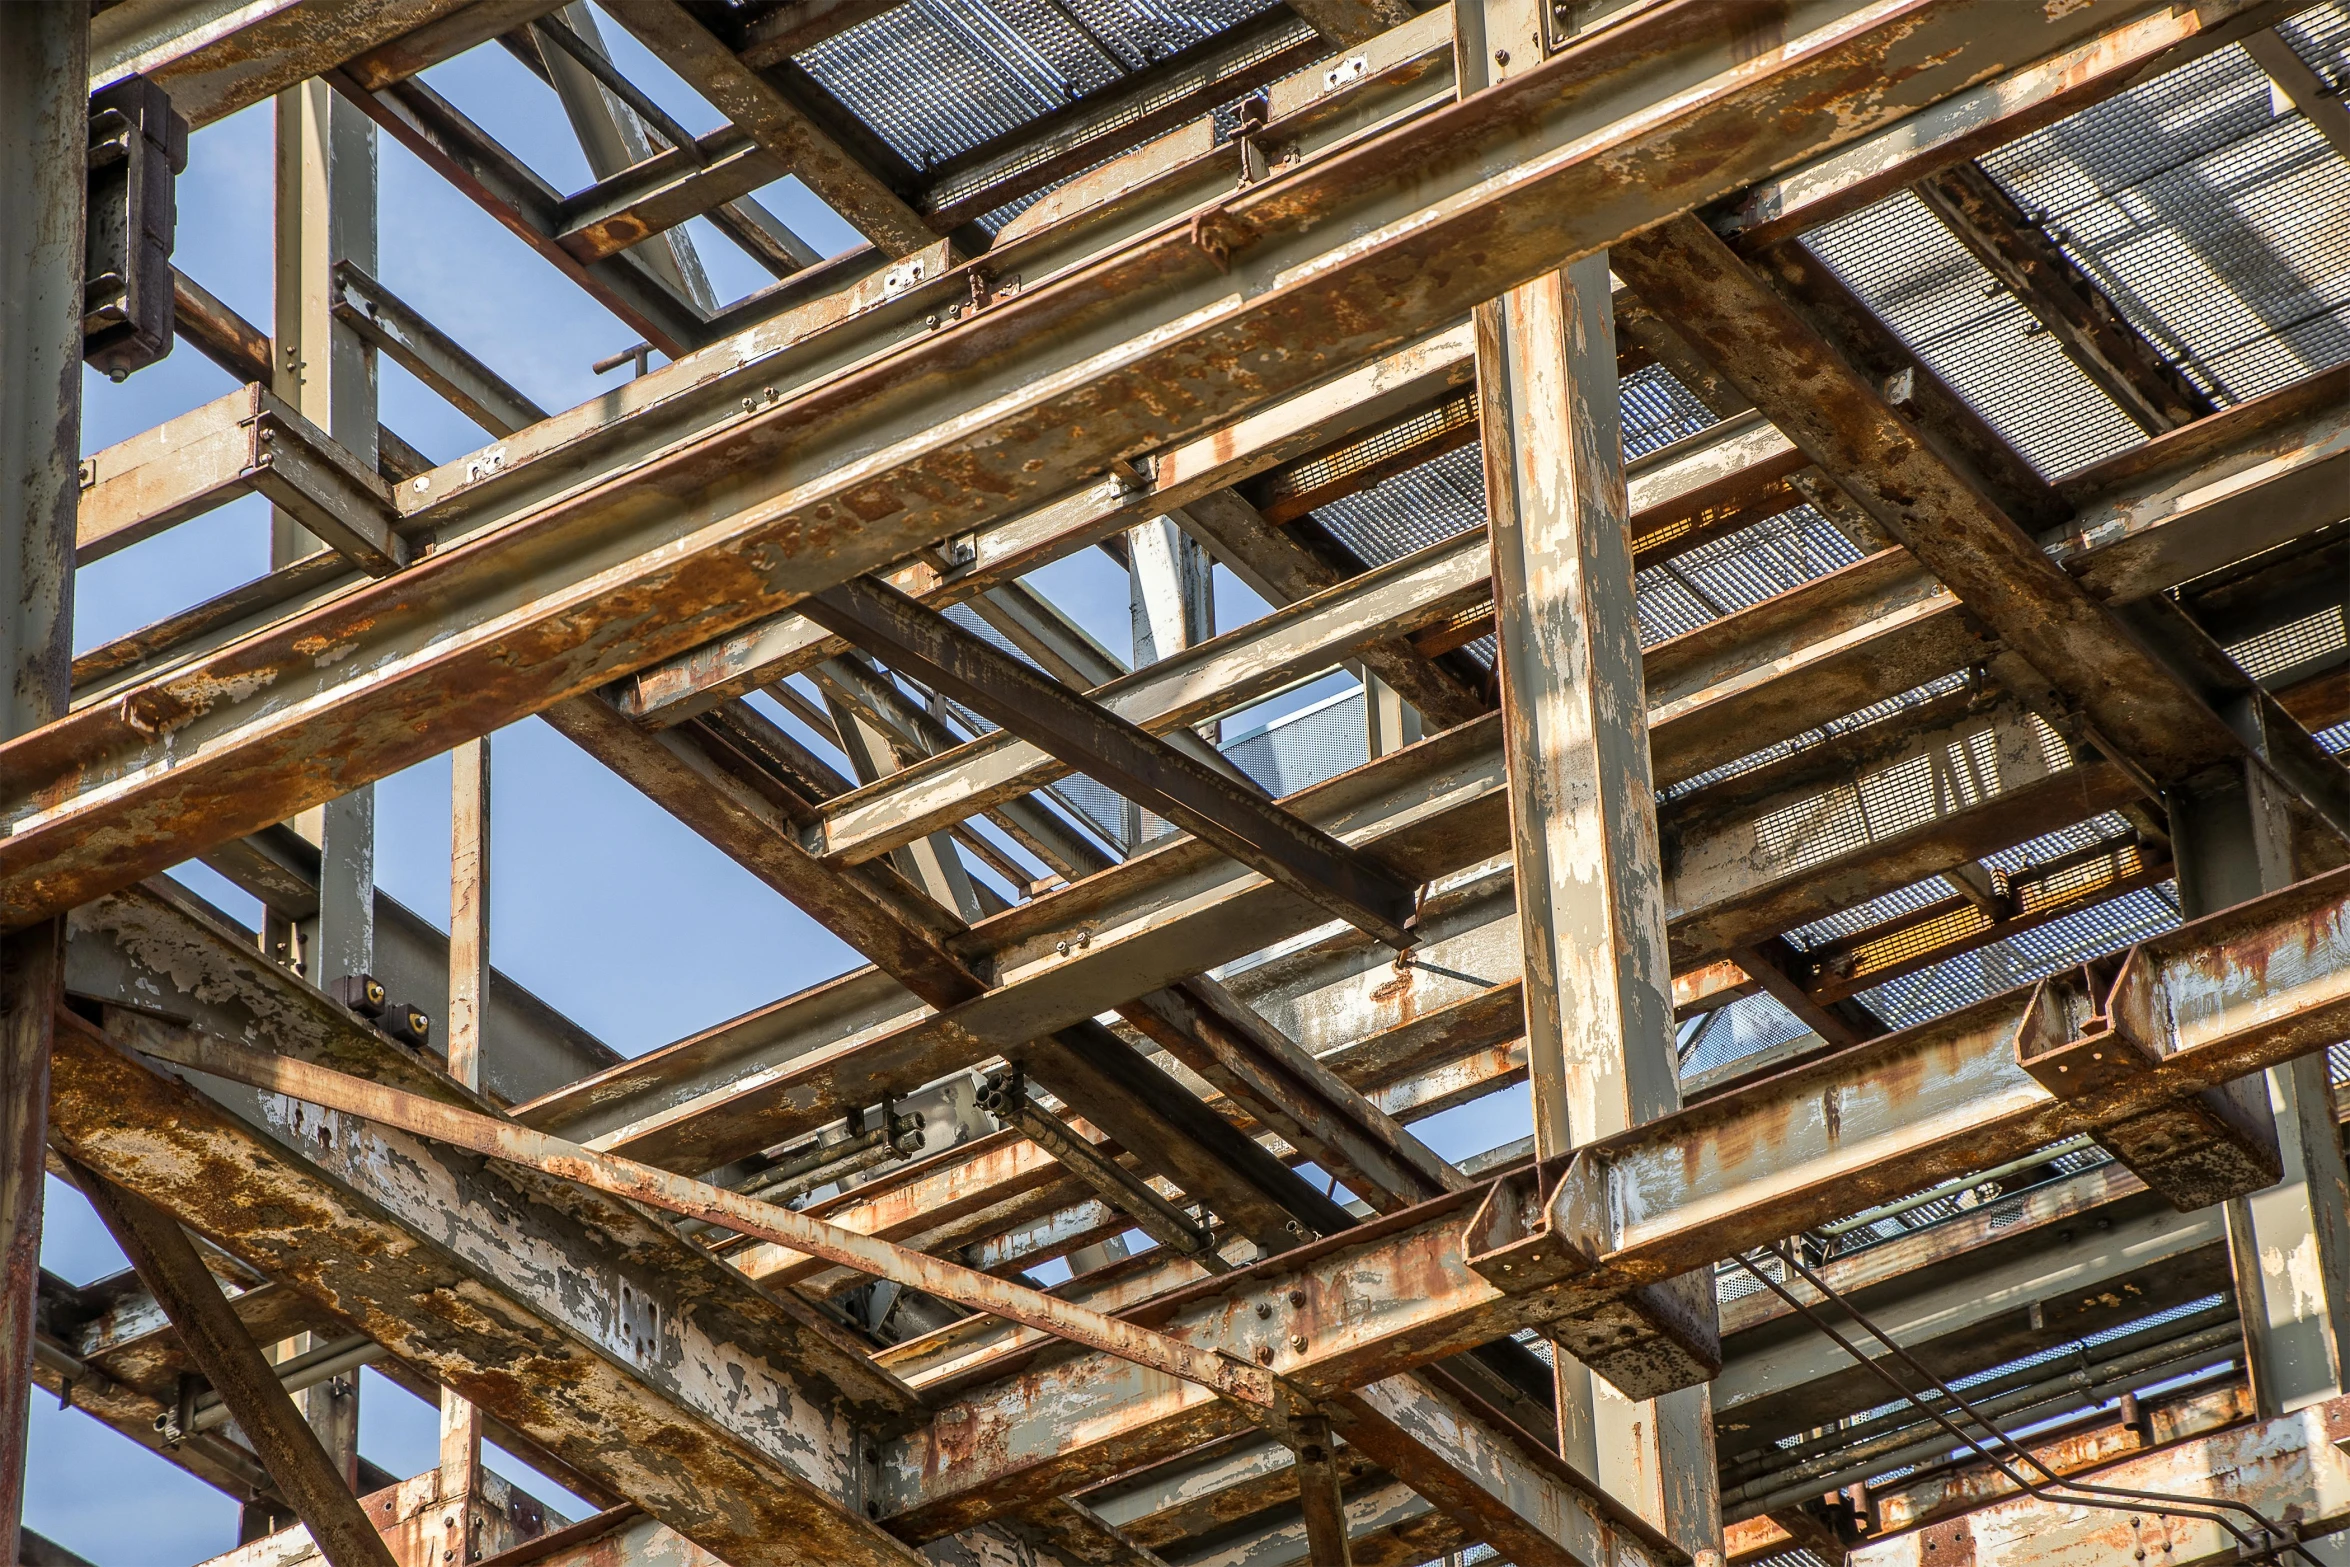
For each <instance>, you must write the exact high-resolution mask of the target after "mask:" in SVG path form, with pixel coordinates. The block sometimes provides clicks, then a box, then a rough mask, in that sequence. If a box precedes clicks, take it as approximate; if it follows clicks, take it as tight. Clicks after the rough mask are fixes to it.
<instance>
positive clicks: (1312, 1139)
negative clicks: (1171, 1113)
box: [1121, 975, 1468, 1213]
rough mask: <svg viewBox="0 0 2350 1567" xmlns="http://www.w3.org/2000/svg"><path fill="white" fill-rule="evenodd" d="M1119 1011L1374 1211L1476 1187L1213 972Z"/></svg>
mask: <svg viewBox="0 0 2350 1567" xmlns="http://www.w3.org/2000/svg"><path fill="white" fill-rule="evenodd" d="M1121 1012H1122V1013H1123V1015H1124V1016H1125V1017H1126V1018H1127V1020H1128V1021H1129V1022H1131V1023H1132V1024H1133V1025H1134V1026H1135V1028H1136V1029H1137V1030H1139V1031H1140V1032H1141V1033H1142V1034H1143V1035H1144V1036H1145V1037H1146V1038H1149V1039H1151V1040H1153V1041H1155V1042H1156V1043H1157V1044H1159V1045H1160V1046H1161V1047H1163V1048H1164V1049H1165V1050H1166V1052H1167V1053H1168V1054H1169V1055H1171V1056H1173V1057H1174V1058H1175V1059H1176V1060H1178V1061H1181V1062H1182V1063H1183V1064H1184V1065H1185V1066H1187V1067H1190V1068H1191V1069H1192V1070H1193V1071H1194V1072H1197V1073H1198V1074H1199V1075H1200V1076H1201V1077H1203V1078H1205V1079H1206V1080H1207V1081H1208V1082H1210V1083H1213V1084H1214V1085H1215V1086H1216V1087H1218V1088H1220V1089H1222V1090H1223V1091H1224V1093H1225V1095H1226V1096H1227V1097H1228V1098H1230V1099H1231V1100H1232V1101H1233V1102H1234V1103H1235V1104H1237V1105H1239V1106H1242V1107H1243V1108H1245V1109H1246V1110H1247V1111H1248V1112H1249V1113H1250V1114H1251V1115H1253V1116H1254V1117H1255V1118H1256V1120H1257V1121H1258V1123H1259V1124H1260V1125H1262V1126H1264V1127H1267V1128H1269V1129H1270V1130H1272V1131H1275V1132H1277V1133H1279V1134H1280V1135H1281V1136H1282V1138H1283V1139H1285V1140H1286V1141H1287V1142H1288V1143H1289V1144H1290V1146H1291V1147H1293V1148H1296V1149H1298V1150H1300V1151H1301V1152H1303V1153H1305V1154H1306V1155H1308V1156H1309V1157H1311V1158H1312V1159H1313V1160H1314V1162H1315V1163H1316V1164H1318V1165H1320V1166H1321V1167H1322V1168H1323V1169H1324V1170H1327V1171H1329V1172H1330V1173H1332V1174H1334V1175H1336V1176H1337V1177H1338V1178H1339V1179H1340V1180H1341V1181H1343V1182H1345V1183H1346V1186H1347V1189H1348V1190H1349V1191H1351V1192H1353V1193H1355V1194H1356V1195H1357V1196H1359V1197H1361V1198H1362V1199H1363V1201H1365V1202H1366V1203H1368V1204H1369V1205H1370V1206H1371V1208H1372V1210H1373V1211H1374V1212H1378V1213H1387V1212H1392V1211H1394V1210H1395V1209H1398V1208H1408V1207H1410V1206H1411V1205H1412V1204H1413V1203H1416V1202H1421V1201H1425V1200H1426V1199H1428V1198H1430V1197H1436V1196H1440V1195H1442V1194H1443V1193H1445V1192H1449V1191H1459V1190H1461V1189H1462V1188H1463V1187H1465V1186H1467V1185H1468V1181H1467V1179H1466V1178H1465V1177H1464V1176H1462V1175H1461V1173H1460V1172H1459V1171H1458V1170H1456V1169H1454V1168H1453V1167H1452V1165H1451V1164H1450V1163H1449V1162H1447V1161H1446V1160H1444V1159H1443V1158H1441V1157H1439V1156H1438V1155H1437V1154H1436V1153H1434V1152H1433V1151H1431V1150H1430V1149H1429V1148H1428V1147H1427V1145H1426V1144H1424V1143H1422V1142H1421V1141H1420V1140H1419V1139H1418V1138H1417V1137H1414V1136H1413V1135H1412V1134H1411V1133H1410V1132H1408V1131H1406V1130H1404V1128H1403V1126H1402V1125H1401V1123H1399V1122H1398V1121H1396V1120H1395V1118H1394V1117H1392V1116H1390V1115H1388V1114H1387V1113H1386V1112H1385V1111H1383V1110H1381V1109H1380V1108H1379V1107H1378V1106H1377V1105H1376V1104H1374V1103H1372V1102H1371V1101H1370V1100H1369V1099H1368V1098H1366V1097H1365V1096H1364V1095H1363V1094H1361V1093H1360V1092H1358V1091H1357V1090H1356V1089H1355V1088H1354V1086H1353V1085H1352V1084H1350V1083H1348V1082H1347V1081H1346V1079H1345V1078H1343V1077H1341V1076H1339V1075H1338V1073H1336V1072H1335V1071H1333V1070H1332V1069H1331V1068H1330V1067H1328V1066H1325V1065H1324V1064H1323V1063H1322V1061H1321V1060H1320V1059H1319V1058H1318V1057H1315V1056H1313V1055H1309V1054H1308V1053H1307V1052H1305V1051H1303V1050H1300V1049H1299V1048H1298V1047H1297V1044H1296V1042H1295V1041H1293V1040H1291V1039H1290V1038H1289V1037H1288V1036H1287V1035H1285V1034H1283V1033H1282V1032H1281V1031H1280V1030H1279V1029H1277V1028H1275V1027H1273V1026H1272V1025H1271V1024H1270V1023H1267V1022H1266V1021H1265V1020H1264V1019H1263V1018H1262V1017H1260V1016H1258V1015H1257V1014H1256V1012H1255V1011H1253V1010H1252V1009H1251V1008H1250V1007H1249V1006H1248V1005H1247V1004H1246V1003H1245V1002H1243V1001H1241V1000H1239V999H1238V998H1237V997H1235V996H1234V995H1233V994H1232V993H1231V992H1230V991H1228V990H1226V989H1225V988H1224V987H1223V986H1222V985H1219V984H1217V983H1216V982H1215V981H1214V980H1212V979H1209V978H1208V977H1207V976H1205V975H1196V976H1193V977H1192V978H1190V979H1186V980H1184V981H1182V982H1181V983H1179V984H1176V985H1173V986H1170V987H1169V988H1167V989H1165V990H1159V991H1153V992H1152V993H1151V994H1149V995H1147V996H1144V997H1143V998H1141V1000H1139V1001H1137V1002H1134V1003H1132V1004H1130V1005H1128V1006H1126V1007H1124V1008H1122V1009H1121Z"/></svg>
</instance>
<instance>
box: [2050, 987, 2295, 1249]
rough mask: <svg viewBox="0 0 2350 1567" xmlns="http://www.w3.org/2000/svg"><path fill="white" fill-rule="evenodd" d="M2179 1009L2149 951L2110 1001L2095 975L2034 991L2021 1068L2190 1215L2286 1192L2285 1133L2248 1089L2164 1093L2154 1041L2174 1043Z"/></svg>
mask: <svg viewBox="0 0 2350 1567" xmlns="http://www.w3.org/2000/svg"><path fill="white" fill-rule="evenodd" d="M2167 1010H2168V1007H2167V1003H2166V999H2165V997H2164V996H2163V994H2162V990H2161V986H2160V983H2159V977H2158V974H2157V971H2156V968H2155V965H2154V964H2153V962H2152V961H2151V960H2150V959H2149V958H2148V957H2147V955H2146V953H2145V950H2144V949H2143V948H2141V947H2133V948H2131V949H2130V951H2129V953H2128V955H2127V956H2126V957H2124V958H2123V960H2122V962H2121V966H2120V968H2119V970H2118V971H2117V972H2116V973H2115V974H2114V977H2113V980H2112V983H2111V984H2110V985H2108V986H2105V987H2103V988H2102V991H2101V990H2100V987H2099V986H2098V985H2097V984H2096V979H2095V975H2094V974H2093V973H2091V972H2090V971H2089V970H2087V969H2070V970H2066V971H2064V972H2062V973H2058V974H2053V975H2051V976H2049V977H2048V978H2046V979H2044V980H2042V981H2040V983H2039V984H2038V985H2037V986H2035V987H2033V991H2032V998H2031V1001H2030V1003H2029V1004H2028V1006H2027V1008H2026V1010H2025V1013H2024V1019H2023V1021H2022V1022H2021V1023H2020V1024H2018V1025H2017V1027H2016V1033H2015V1059H2016V1064H2017V1065H2018V1066H2020V1067H2022V1068H2023V1069H2024V1071H2025V1072H2026V1073H2027V1074H2029V1075H2030V1077H2031V1078H2032V1080H2033V1081H2034V1082H2036V1083H2038V1084H2039V1085H2040V1086H2041V1087H2043V1088H2045V1089H2047V1090H2048V1091H2049V1092H2050V1093H2051V1094H2054V1095H2055V1096H2056V1097H2057V1098H2059V1099H2061V1100H2064V1101H2065V1102H2066V1103H2067V1104H2071V1105H2077V1106H2079V1107H2080V1108H2081V1109H2083V1110H2084V1111H2085V1112H2087V1113H2088V1114H2089V1115H2092V1116H2096V1117H2098V1118H2099V1119H2100V1121H2101V1123H2102V1124H2098V1125H2094V1126H2091V1127H2089V1128H2087V1129H2086V1130H2087V1131H2088V1132H2089V1135H2090V1136H2092V1137H2094V1138H2095V1139H2096V1141H2097V1145H2098V1146H2099V1147H2100V1148H2103V1149H2104V1150H2105V1151H2106V1152H2107V1153H2109V1154H2111V1155H2112V1156H2113V1157H2114V1158H2115V1159H2116V1160H2118V1161H2120V1162H2121V1164H2123V1165H2124V1166H2125V1167H2127V1168H2128V1169H2129V1170H2130V1172H2131V1173H2132V1174H2134V1175H2136V1176H2137V1177H2138V1178H2139V1179H2140V1180H2142V1181H2144V1182H2145V1183H2146V1184H2147V1186H2148V1187H2150V1188H2151V1189H2153V1190H2154V1191H2156V1192H2158V1193H2160V1194H2161V1195H2162V1196H2163V1197H2164V1198H2165V1199H2167V1200H2168V1201H2169V1202H2170V1204H2171V1206H2172V1207H2174V1208H2177V1209H2178V1210H2179V1211H2180V1212H2182V1213H2192V1212H2193V1211H2194V1210H2196V1209H2198V1208H2203V1207H2208V1206H2210V1205H2211V1204H2213V1203H2218V1202H2225V1201H2227V1200H2229V1199H2231V1198H2235V1197H2246V1196H2250V1195H2251V1194H2252V1193H2254V1192H2256V1191H2261V1190H2263V1189H2265V1188H2267V1187H2270V1186H2274V1185H2275V1184H2276V1183H2277V1182H2278V1181H2280V1180H2282V1179H2284V1164H2283V1159H2282V1156H2281V1154H2280V1153H2279V1151H2278V1147H2277V1135H2276V1124H2275V1122H2274V1120H2273V1119H2271V1118H2270V1117H2269V1116H2267V1115H2265V1114H2261V1113H2259V1112H2258V1111H2256V1110H2255V1109H2254V1108H2253V1107H2252V1106H2251V1105H2249V1104H2247V1103H2246V1102H2245V1101H2244V1100H2243V1099H2242V1098H2240V1097H2239V1095H2238V1093H2237V1092H2236V1090H2238V1089H2239V1088H2242V1087H2245V1086H2248V1085H2246V1084H2237V1083H2231V1084H2227V1085H2224V1086H2222V1087H2215V1088H2204V1089H2199V1090H2195V1091H2192V1092H2188V1093H2185V1094H2178V1093H2170V1094H2164V1093H2162V1092H2161V1091H2160V1089H2159V1088H2158V1087H2157V1086H2156V1085H2155V1084H2154V1081H2153V1080H2154V1079H2155V1078H2156V1077H2157V1075H2158V1073H2159V1071H2160V1069H2161V1066H2162V1053H2161V1052H2160V1051H2159V1050H2157V1049H2156V1048H2155V1047H2154V1046H2153V1045H2152V1044H2151V1043H2149V1041H2151V1040H2156V1039H2161V1038H2164V1037H2167V1035H2168V1033H2169V1030H2168V1029H2167V1028H2165V1027H2163V1026H2162V1024H2161V1021H2160V1019H2161V1018H2162V1016H2163V1015H2164V1014H2165V1013H2166V1012H2167ZM2258 1081H2259V1080H2258V1079H2252V1080H2250V1085H2257V1083H2258ZM2149 1096H2151V1097H2152V1103H2151V1104H2149V1103H2148V1099H2149ZM2108 1106H2111V1107H2114V1108H2113V1110H2108V1109H2107V1107H2108ZM2115 1111H2118V1112H2119V1113H2118V1114H2117V1113H2115Z"/></svg>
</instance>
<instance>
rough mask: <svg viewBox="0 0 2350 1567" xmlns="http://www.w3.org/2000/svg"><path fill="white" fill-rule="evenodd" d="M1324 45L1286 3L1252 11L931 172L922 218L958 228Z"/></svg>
mask: <svg viewBox="0 0 2350 1567" xmlns="http://www.w3.org/2000/svg"><path fill="white" fill-rule="evenodd" d="M1408 19H1409V18H1408V17H1403V16H1399V17H1397V18H1396V19H1395V21H1394V22H1391V23H1388V24H1386V25H1387V26H1394V25H1396V24H1397V23H1401V22H1403V21H1406V20H1408ZM1385 30H1386V27H1381V28H1378V29H1375V31H1377V32H1383V31H1385ZM1323 52H1324V45H1323V44H1322V43H1321V41H1320V40H1318V39H1317V38H1316V37H1315V35H1314V34H1313V33H1312V32H1310V31H1309V30H1308V29H1306V28H1305V27H1303V26H1301V25H1299V22H1298V20H1297V18H1296V16H1295V15H1293V14H1290V13H1289V11H1288V9H1287V8H1282V9H1276V10H1274V11H1271V12H1268V13H1265V14H1263V15H1260V16H1256V17H1251V18H1250V19H1248V20H1247V21H1244V22H1241V23H1239V24H1238V25H1236V26H1233V27H1230V28H1227V29H1225V30H1223V31H1220V32H1217V33H1214V34H1212V35H1210V36H1209V37H1207V38H1205V39H1202V40H1201V41H1200V42H1199V43H1197V44H1194V45H1192V46H1191V47H1189V48H1187V49H1184V50H1182V51H1181V52H1179V53H1176V54H1171V55H1167V56H1165V57H1163V58H1161V59H1159V60H1158V61H1156V62H1154V63H1153V64H1151V65H1150V66H1148V67H1147V68H1145V69H1144V70H1141V71H1137V72H1135V73H1134V74H1133V75H1131V76H1128V77H1127V78H1125V79H1124V80H1122V81H1120V82H1118V83H1116V84H1115V85H1114V86H1113V87H1111V88H1109V89H1107V90H1103V91H1097V92H1093V93H1088V94H1086V95H1085V96H1084V97H1083V98H1081V99H1078V100H1077V101H1075V102H1073V103H1070V104H1068V105H1067V106H1065V107H1064V108H1062V109H1060V110H1057V111H1054V112H1052V113H1048V114H1045V115H1042V116H1039V117H1038V118H1037V119H1035V120H1032V121H1029V122H1028V123H1026V124H1023V125H1021V126H1019V127H1017V128H1016V129H1014V130H1012V131H1011V132H1009V133H1007V134H1005V135H1003V136H1000V137H996V138H994V139H992V140H989V141H985V142H982V143H980V144H979V145H978V146H975V147H971V148H968V149H966V150H964V151H961V152H957V153H956V154H955V155H954V156H952V157H950V158H947V159H945V160H944V161H942V162H940V163H938V164H935V165H933V166H932V167H930V168H929V169H926V170H924V171H923V172H924V178H925V179H926V181H927V182H928V184H927V186H926V188H925V189H924V191H923V193H922V197H921V207H922V216H923V220H924V221H925V222H926V223H927V224H929V225H930V227H932V228H933V229H936V230H939V231H941V232H945V231H948V230H952V229H954V228H957V227H959V226H960V225H962V224H965V223H968V222H970V221H971V220H972V219H974V218H979V217H983V216H985V215H986V214H987V213H989V212H992V211H994V210H995V209H996V208H998V207H1001V206H1004V205H1006V204H1008V203H1010V202H1014V201H1017V200H1019V199H1020V198H1021V197H1023V196H1031V195H1034V194H1036V193H1037V192H1038V191H1041V190H1043V189H1045V188H1046V187H1047V186H1051V185H1055V184H1058V183H1059V182H1060V181H1062V180H1063V179H1066V178H1067V177H1068V176H1070V175H1071V174H1074V173H1077V172H1079V171H1081V170H1084V169H1089V168H1091V167H1093V166H1094V165H1096V164H1099V163H1102V162H1105V161H1107V160H1108V159H1111V158H1114V157H1116V156H1117V155H1118V154H1120V153H1123V152H1125V151H1126V150H1127V149H1129V148H1131V147H1134V146H1136V145H1138V144H1139V143H1142V142H1145V141H1148V140H1150V139H1151V138H1153V137H1155V136H1157V135H1158V134H1159V133H1160V132H1161V131H1164V130H1166V129H1168V128H1170V127H1172V126H1177V125H1182V124H1184V123H1186V122H1188V121H1191V120H1194V119H1197V118H1199V117H1200V116H1202V115H1204V114H1208V113H1210V112H1212V111H1213V110H1215V109H1217V108H1219V107H1221V106H1223V105H1225V104H1228V103H1231V102H1233V101H1235V100H1236V99H1240V98H1244V97H1246V96H1248V95H1249V94H1250V93H1252V92H1255V91H1256V90H1257V89H1259V88H1262V87H1265V86H1268V85H1270V84H1271V83H1273V82H1276V81H1278V80H1280V79H1281V78H1282V77H1285V76H1289V75H1291V74H1293V73H1294V72H1296V71H1297V70H1299V69H1300V68H1302V67H1304V66H1305V65H1307V64H1309V63H1311V62H1312V61H1313V60H1314V59H1315V58H1316V57H1317V56H1319V55H1321V54H1322V53H1323Z"/></svg>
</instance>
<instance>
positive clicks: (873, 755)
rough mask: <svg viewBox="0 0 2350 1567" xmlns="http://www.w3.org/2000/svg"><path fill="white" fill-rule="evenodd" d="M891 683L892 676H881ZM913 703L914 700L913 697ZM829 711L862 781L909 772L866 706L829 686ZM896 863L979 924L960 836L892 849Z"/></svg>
mask: <svg viewBox="0 0 2350 1567" xmlns="http://www.w3.org/2000/svg"><path fill="white" fill-rule="evenodd" d="M847 656H848V657H850V658H854V659H860V660H861V659H862V657H863V655H862V654H857V653H851V654H849V655H847ZM875 678H876V679H882V680H886V679H888V678H889V677H888V676H887V675H881V674H877V675H876V676H875ZM843 689H844V690H845V689H847V688H846V687H844V688H843ZM907 700H908V701H909V702H911V701H912V700H913V699H912V698H911V697H909V698H907ZM824 702H825V707H826V710H827V711H829V712H830V713H831V714H832V727H833V728H834V729H835V730H836V731H838V732H839V734H840V740H841V750H842V751H843V753H844V754H846V755H847V757H848V759H849V770H850V771H852V772H854V773H855V774H856V775H857V782H859V783H861V784H869V783H874V782H877V781H879V780H881V779H883V778H887V777H889V776H890V775H891V774H893V773H898V772H902V771H904V770H905V764H904V763H902V762H900V761H899V760H898V753H897V748H896V746H895V744H894V743H893V742H892V741H891V738H890V735H889V732H888V731H887V730H886V729H884V728H883V727H882V725H881V723H880V722H879V721H878V720H877V719H876V718H874V716H873V715H871V714H869V713H867V712H866V711H865V710H864V708H863V707H861V706H858V705H855V704H853V703H851V702H849V701H847V700H844V698H843V697H841V696H839V695H835V694H834V692H833V690H832V689H831V688H830V687H829V686H828V687H827V688H826V690H825V693H824ZM889 858H890V863H891V864H893V865H895V866H896V867H897V868H898V871H899V873H900V874H901V875H903V876H904V877H905V878H906V879H907V880H908V881H910V882H912V883H914V885H915V886H917V887H920V888H921V889H922V890H923V891H924V892H926V893H928V894H929V895H930V899H931V901H932V902H934V903H936V904H937V905H938V906H939V907H940V908H942V909H945V910H946V911H947V912H948V913H950V914H954V915H957V916H959V917H960V918H961V919H963V920H964V922H965V923H972V922H975V921H977V920H978V918H979V916H980V913H981V910H980V907H979V893H978V891H977V889H975V888H974V887H973V886H972V885H971V872H970V869H969V868H968V867H966V866H965V865H964V864H963V853H962V851H961V850H960V849H958V848H956V847H955V835H954V834H953V833H951V832H946V831H944V830H941V831H939V832H934V833H931V834H929V835H927V836H925V837H921V838H917V839H915V840H914V841H913V842H912V843H909V844H907V845H905V846H904V847H903V848H899V849H892V850H891V851H890V854H889Z"/></svg>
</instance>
